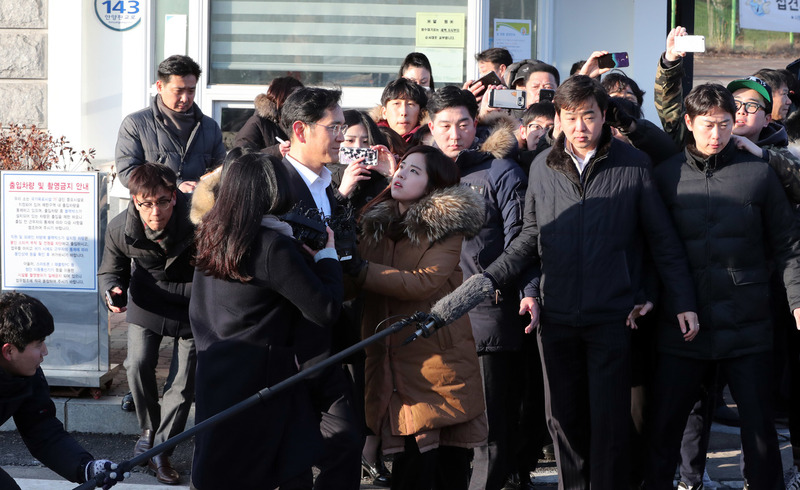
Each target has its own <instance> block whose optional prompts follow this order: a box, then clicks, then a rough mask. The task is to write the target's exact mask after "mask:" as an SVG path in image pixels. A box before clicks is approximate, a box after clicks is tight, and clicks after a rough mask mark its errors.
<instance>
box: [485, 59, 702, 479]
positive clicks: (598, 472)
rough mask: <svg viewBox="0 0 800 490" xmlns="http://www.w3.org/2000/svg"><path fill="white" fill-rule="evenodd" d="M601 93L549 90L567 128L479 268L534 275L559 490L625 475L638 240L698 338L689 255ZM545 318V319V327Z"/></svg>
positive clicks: (529, 297) (591, 83)
mask: <svg viewBox="0 0 800 490" xmlns="http://www.w3.org/2000/svg"><path fill="white" fill-rule="evenodd" d="M607 102H608V95H607V93H606V91H605V90H604V89H603V87H602V86H601V85H600V83H599V82H598V81H596V80H594V79H592V78H589V77H588V76H584V75H576V76H573V77H571V78H569V79H568V80H567V81H566V82H564V84H563V85H562V86H560V87H559V88H558V90H557V91H556V96H555V99H554V104H555V107H556V120H557V121H556V123H557V124H560V126H561V130H562V133H561V135H560V136H559V137H558V139H557V140H556V142H555V144H554V146H553V147H551V148H550V149H548V150H545V151H544V152H542V154H540V155H539V156H538V157H536V159H535V160H534V162H533V164H532V165H531V170H530V179H529V181H528V191H527V194H526V195H525V216H524V225H523V229H522V231H521V232H520V234H519V236H517V238H516V239H515V240H514V241H513V242H512V243H511V245H510V246H509V247H508V248H507V249H506V251H505V252H504V254H503V255H501V256H500V257H499V258H498V259H497V260H496V261H495V262H494V263H493V264H492V265H490V266H489V267H487V268H486V275H487V276H488V277H490V278H491V279H492V280H493V282H494V283H495V285H496V286H503V285H506V284H508V283H509V282H510V281H513V280H516V279H518V278H519V277H520V276H521V275H522V274H523V273H524V272H525V271H526V270H528V269H529V268H531V267H533V268H534V270H537V272H538V277H535V278H534V280H532V281H531V282H530V283H529V284H528V286H526V288H525V291H524V296H525V297H524V298H523V300H522V302H521V307H520V312H521V313H525V312H529V313H530V315H531V324H530V325H529V327H528V328H527V329H526V331H527V332H532V331H534V330H536V333H537V337H538V341H539V348H540V352H541V356H542V365H543V367H544V373H545V389H546V399H547V407H546V408H547V419H548V427H549V429H550V434H551V435H552V437H553V443H554V446H555V455H556V462H557V464H558V471H559V488H560V489H566V488H590V486H591V488H615V486H617V485H619V481H620V479H621V478H622V479H625V478H627V475H628V473H629V471H628V465H629V454H628V445H629V438H628V432H629V424H630V407H631V401H630V400H631V390H630V386H631V385H630V328H629V327H628V326H627V325H626V321H628V320H629V318H630V317H631V316H634V315H635V312H636V311H637V309H638V308H641V307H642V306H643V305H642V303H643V301H642V300H643V298H640V297H639V291H640V289H641V282H642V278H641V268H642V259H643V244H642V241H643V240H646V241H647V244H648V246H649V248H650V249H651V250H652V253H653V260H654V262H655V267H656V269H657V270H658V272H659V274H660V275H661V278H662V280H663V282H664V285H665V288H666V289H667V291H668V292H669V295H668V296H669V297H670V298H671V301H670V302H669V303H668V304H665V305H664V307H665V308H666V309H667V311H669V312H670V314H671V315H674V317H677V319H678V322H679V326H675V327H674V328H675V329H676V330H678V329H679V328H680V332H681V335H682V336H683V338H685V339H686V340H687V341H689V340H691V339H692V338H694V336H695V335H696V334H697V330H698V325H697V316H696V315H695V313H694V310H695V299H694V288H693V286H692V282H691V277H690V276H689V270H688V264H687V261H686V255H685V253H684V251H683V246H682V244H681V243H680V241H679V239H678V236H677V234H676V233H675V229H674V228H673V227H672V224H671V223H670V219H669V215H668V214H667V210H666V208H665V207H664V204H663V202H662V201H661V199H660V197H659V196H658V192H657V191H656V189H655V184H654V182H653V180H652V174H651V170H650V162H649V159H648V158H647V156H646V155H645V154H644V153H642V152H640V151H639V150H636V149H635V148H633V147H632V146H630V145H627V144H625V143H622V142H620V141H618V140H617V139H616V138H613V137H612V136H611V131H610V129H609V128H608V127H607V126H606V125H605V124H604V116H603V114H604V111H605V109H606V106H607ZM540 318H541V322H540Z"/></svg>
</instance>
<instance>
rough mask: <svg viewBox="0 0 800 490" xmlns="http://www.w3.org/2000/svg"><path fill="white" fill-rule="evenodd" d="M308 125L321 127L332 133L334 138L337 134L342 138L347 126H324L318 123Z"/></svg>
mask: <svg viewBox="0 0 800 490" xmlns="http://www.w3.org/2000/svg"><path fill="white" fill-rule="evenodd" d="M308 124H313V125H314V126H322V127H323V128H325V129H327V130H328V131H330V132H331V133H333V135H334V136H336V135H337V134H341V135H342V136H344V133H345V131H347V128H348V126H347V124H332V125H330V126H326V125H324V124H320V123H308Z"/></svg>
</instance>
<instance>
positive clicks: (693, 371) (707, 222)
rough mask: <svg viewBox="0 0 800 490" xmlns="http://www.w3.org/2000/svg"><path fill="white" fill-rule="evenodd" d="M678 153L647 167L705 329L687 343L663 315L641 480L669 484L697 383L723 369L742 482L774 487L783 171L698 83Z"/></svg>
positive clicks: (798, 258)
mask: <svg viewBox="0 0 800 490" xmlns="http://www.w3.org/2000/svg"><path fill="white" fill-rule="evenodd" d="M685 106H686V116H685V118H684V120H685V124H686V127H687V129H688V130H689V131H690V132H691V133H692V136H693V140H694V141H693V142H691V143H690V144H689V145H688V146H687V148H686V151H685V153H681V154H678V155H676V156H675V157H673V158H671V159H669V160H667V161H666V162H664V163H663V164H661V165H660V166H659V167H658V168H657V169H656V172H655V174H656V181H657V184H658V188H659V191H660V192H661V194H662V196H663V198H664V201H665V203H666V205H667V207H668V209H669V211H670V214H671V215H672V220H673V222H674V223H675V226H676V227H677V229H678V234H679V235H680V237H681V240H682V241H683V243H684V245H685V247H686V252H687V254H688V256H689V264H690V268H691V272H692V277H693V279H694V285H695V288H696V290H697V301H698V307H699V310H698V313H699V316H700V320H701V323H702V325H703V328H702V330H700V333H699V334H698V335H697V338H696V339H695V340H694V341H693V342H692V343H690V344H687V343H685V342H683V339H681V338H680V337H679V336H678V335H676V332H673V331H672V325H671V324H672V322H671V321H669V320H668V319H662V321H661V323H662V325H661V327H660V328H659V332H658V351H659V357H658V367H657V371H656V375H655V380H654V387H655V399H654V400H653V403H652V406H653V407H654V414H653V416H652V417H651V419H650V424H649V427H650V434H651V435H650V437H651V439H650V441H649V442H650V454H649V457H648V460H649V462H648V475H647V477H646V487H647V488H648V489H671V488H672V478H673V476H674V473H675V466H676V464H677V461H678V453H679V447H680V440H681V435H682V433H683V428H684V427H685V425H686V419H687V417H688V415H689V411H690V410H691V407H692V405H693V404H694V402H695V401H696V400H697V398H698V396H699V392H700V386H701V384H702V383H703V382H704V380H706V379H708V377H709V375H713V373H714V372H715V370H717V369H719V370H722V372H723V374H726V375H727V380H728V385H729V386H730V388H731V393H732V394H733V396H734V398H735V400H736V403H737V405H738V407H739V413H740V415H741V420H742V436H741V437H742V448H743V452H744V460H745V465H746V466H745V473H746V474H745V477H746V479H747V481H748V482H749V485H750V486H751V488H760V489H773V490H777V489H780V488H783V479H782V475H783V472H782V471H781V459H780V453H779V452H778V442H777V435H776V433H775V425H774V418H773V414H772V407H771V400H772V394H771V389H770V387H771V383H770V379H771V376H772V374H771V360H772V359H771V356H772V347H773V345H772V335H773V324H772V315H771V312H770V307H771V303H770V287H769V276H770V260H774V262H775V265H776V266H777V267H778V270H779V271H782V272H783V282H784V285H785V286H786V291H787V297H788V301H789V305H790V307H791V309H792V310H793V312H794V317H795V320H796V322H797V324H798V325H800V240H798V234H797V230H796V228H795V226H794V215H793V210H792V207H791V205H790V204H789V201H788V200H787V198H786V194H785V193H784V192H783V189H782V186H781V183H780V180H779V179H778V177H776V175H775V174H774V173H773V172H772V170H770V167H769V166H768V165H767V163H765V162H764V161H763V160H761V159H760V158H757V157H754V156H752V155H751V154H750V153H747V152H744V151H740V150H737V148H736V143H735V142H734V141H733V139H732V137H731V134H732V131H733V129H734V120H735V118H736V117H737V110H736V101H735V100H734V98H733V95H731V93H730V92H729V91H728V90H726V89H725V87H722V86H721V85H715V84H706V85H700V86H698V87H695V88H694V89H693V90H692V91H691V92H690V93H689V95H688V96H687V97H686V100H685Z"/></svg>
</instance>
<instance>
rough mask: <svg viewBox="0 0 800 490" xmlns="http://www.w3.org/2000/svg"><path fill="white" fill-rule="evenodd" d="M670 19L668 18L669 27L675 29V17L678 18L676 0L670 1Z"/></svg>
mask: <svg viewBox="0 0 800 490" xmlns="http://www.w3.org/2000/svg"><path fill="white" fill-rule="evenodd" d="M669 9H670V19H669V28H670V30H672V29H675V25H676V22H677V21H676V19H677V18H678V14H677V12H676V11H677V10H678V0H671V1H670V6H669Z"/></svg>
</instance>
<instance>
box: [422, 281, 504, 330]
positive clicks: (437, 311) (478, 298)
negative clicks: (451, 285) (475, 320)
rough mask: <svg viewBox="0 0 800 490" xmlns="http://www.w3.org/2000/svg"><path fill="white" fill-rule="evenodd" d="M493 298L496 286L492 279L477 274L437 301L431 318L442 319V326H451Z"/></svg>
mask: <svg viewBox="0 0 800 490" xmlns="http://www.w3.org/2000/svg"><path fill="white" fill-rule="evenodd" d="M492 296H494V286H493V285H492V281H491V279H489V278H488V277H486V276H484V275H483V274H475V275H473V276H471V277H470V278H469V279H467V280H466V281H464V283H463V284H461V286H459V287H457V288H456V289H454V290H453V292H451V293H450V294H448V295H447V296H445V297H444V298H442V299H440V300H439V301H437V302H436V303H435V304H434V305H433V308H431V313H430V316H432V317H436V318H439V319H441V321H442V323H441V326H444V325H449V324H451V323H453V322H454V321H456V320H457V319H459V318H461V317H462V316H464V315H466V314H467V313H468V312H469V310H471V309H473V308H475V307H476V306H478V304H480V303H481V302H482V301H483V300H485V299H487V298H491V297H492Z"/></svg>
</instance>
